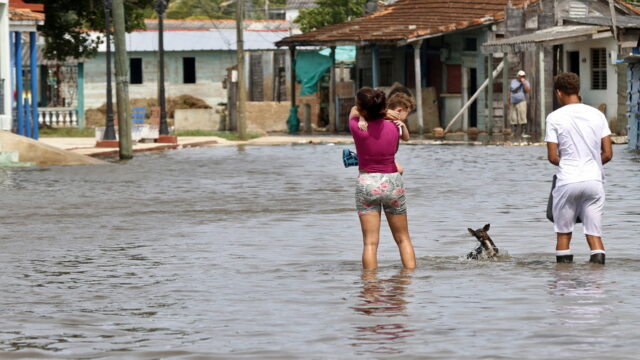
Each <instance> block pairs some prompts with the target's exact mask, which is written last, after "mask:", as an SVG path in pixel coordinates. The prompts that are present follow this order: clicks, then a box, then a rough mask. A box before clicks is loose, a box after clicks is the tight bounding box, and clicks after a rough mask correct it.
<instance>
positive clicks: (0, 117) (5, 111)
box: [0, 0, 11, 130]
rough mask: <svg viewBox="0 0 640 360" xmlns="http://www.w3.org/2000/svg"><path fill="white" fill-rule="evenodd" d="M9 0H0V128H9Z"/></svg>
mask: <svg viewBox="0 0 640 360" xmlns="http://www.w3.org/2000/svg"><path fill="white" fill-rule="evenodd" d="M10 43H11V41H10V40H9V0H0V130H10V129H11V52H10V48H9V44H10Z"/></svg>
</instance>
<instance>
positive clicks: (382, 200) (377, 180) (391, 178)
mask: <svg viewBox="0 0 640 360" xmlns="http://www.w3.org/2000/svg"><path fill="white" fill-rule="evenodd" d="M404 192H405V190H404V180H403V179H402V175H400V173H397V172H396V173H390V174H385V173H360V175H358V180H357V181H356V209H358V215H364V214H366V213H369V212H372V211H377V212H381V208H384V212H385V214H392V215H398V214H406V213H407V204H406V199H405V195H404Z"/></svg>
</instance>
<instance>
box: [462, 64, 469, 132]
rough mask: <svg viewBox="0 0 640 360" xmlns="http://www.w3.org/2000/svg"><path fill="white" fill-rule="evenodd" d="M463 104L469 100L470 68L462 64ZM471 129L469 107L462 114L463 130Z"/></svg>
mask: <svg viewBox="0 0 640 360" xmlns="http://www.w3.org/2000/svg"><path fill="white" fill-rule="evenodd" d="M461 72H462V106H464V104H466V103H467V102H468V101H469V69H468V68H467V67H466V66H464V64H462V66H461ZM468 129H469V108H467V109H465V111H464V113H463V114H462V131H464V132H467V130H468Z"/></svg>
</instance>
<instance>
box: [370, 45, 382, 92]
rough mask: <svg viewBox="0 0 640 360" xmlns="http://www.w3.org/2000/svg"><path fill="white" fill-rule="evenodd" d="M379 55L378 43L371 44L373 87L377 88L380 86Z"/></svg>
mask: <svg viewBox="0 0 640 360" xmlns="http://www.w3.org/2000/svg"><path fill="white" fill-rule="evenodd" d="M379 55H380V49H379V48H378V45H376V44H374V45H372V46H371V87H373V88H377V87H378V86H380V81H379V79H380V78H379V76H380V69H379V60H380V59H379Z"/></svg>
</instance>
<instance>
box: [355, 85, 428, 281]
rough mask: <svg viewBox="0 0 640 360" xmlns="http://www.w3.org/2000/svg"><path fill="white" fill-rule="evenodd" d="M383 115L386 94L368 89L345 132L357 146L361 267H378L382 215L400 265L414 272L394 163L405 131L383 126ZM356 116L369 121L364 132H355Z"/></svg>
mask: <svg viewBox="0 0 640 360" xmlns="http://www.w3.org/2000/svg"><path fill="white" fill-rule="evenodd" d="M385 115H386V97H385V95H384V92H382V91H380V90H375V89H372V88H368V87H365V88H362V89H360V91H358V94H357V95H356V107H354V108H353V109H352V110H351V114H349V129H350V130H351V134H352V136H353V140H354V142H355V144H356V151H357V153H358V163H359V164H358V166H359V170H360V174H359V175H358V180H357V181H356V208H357V209H358V215H359V217H360V226H361V227H362V236H363V240H364V249H363V251H362V267H363V268H365V269H375V268H377V267H378V256H377V254H378V243H379V241H380V217H381V213H382V209H384V213H385V216H386V217H387V221H388V223H389V228H390V229H391V232H392V233H393V238H394V240H395V241H396V244H397V245H398V249H399V250H400V257H401V259H402V265H404V267H405V268H408V269H412V268H415V267H416V257H415V254H414V251H413V244H411V238H410V237H409V225H408V223H407V206H406V203H405V189H404V181H403V179H402V175H400V174H399V173H398V169H397V167H396V162H395V153H396V150H397V147H398V141H399V139H400V133H402V139H403V140H405V141H407V140H409V130H408V129H407V127H406V126H405V125H404V123H402V122H400V121H395V122H391V121H385V120H384V117H385ZM360 116H362V117H364V119H365V120H366V121H367V129H366V130H361V129H360V128H359V127H358V119H359V117H360Z"/></svg>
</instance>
